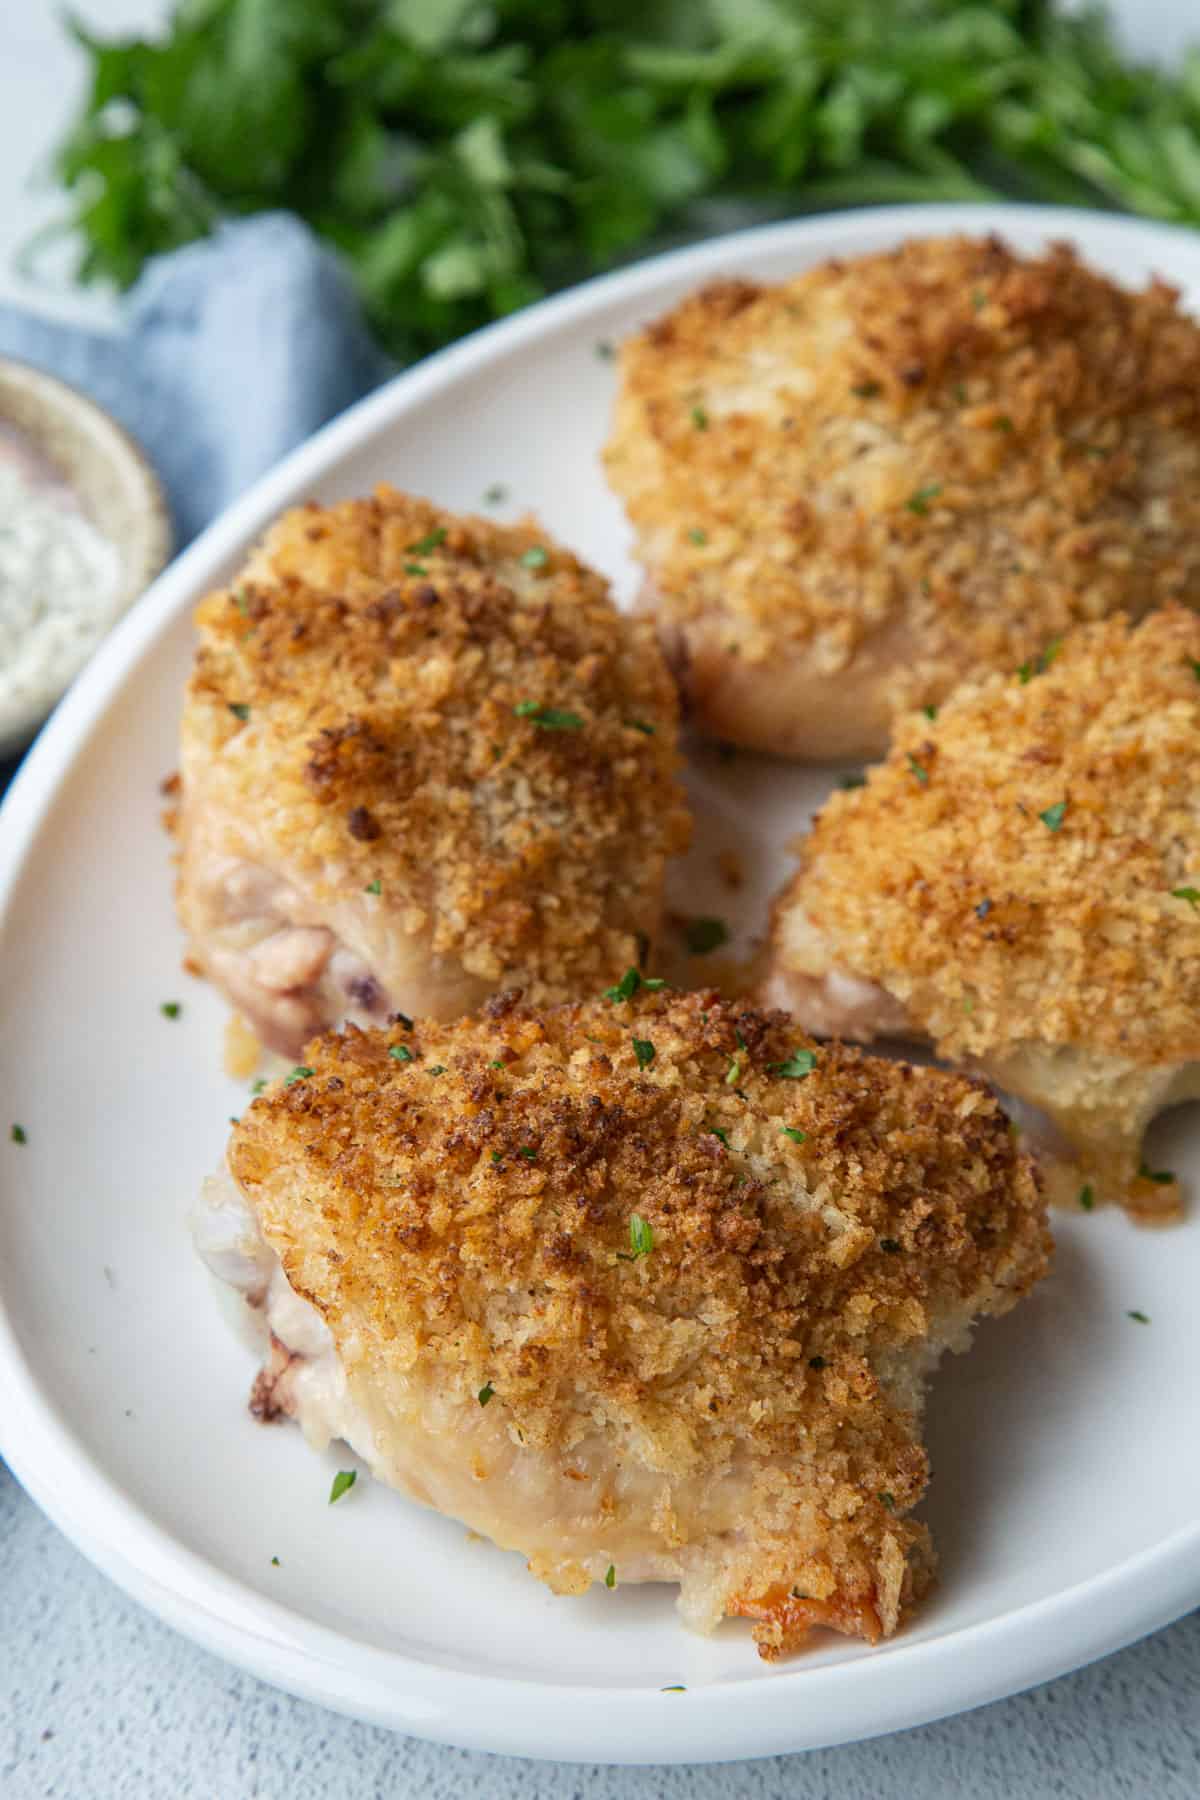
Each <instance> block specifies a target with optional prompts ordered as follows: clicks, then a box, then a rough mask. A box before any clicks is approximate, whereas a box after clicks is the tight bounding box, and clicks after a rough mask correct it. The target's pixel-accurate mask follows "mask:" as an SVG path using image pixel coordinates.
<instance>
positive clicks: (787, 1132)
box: [779, 1125, 808, 1144]
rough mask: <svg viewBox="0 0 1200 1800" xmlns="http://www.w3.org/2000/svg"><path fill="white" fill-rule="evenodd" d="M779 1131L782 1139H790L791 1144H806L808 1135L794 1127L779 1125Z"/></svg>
mask: <svg viewBox="0 0 1200 1800" xmlns="http://www.w3.org/2000/svg"><path fill="white" fill-rule="evenodd" d="M779 1129H780V1131H781V1133H782V1135H783V1136H784V1137H786V1138H791V1140H792V1142H793V1144H806V1143H807V1142H808V1133H807V1132H805V1131H800V1130H799V1129H798V1128H797V1127H796V1126H795V1125H781V1126H780V1128H779Z"/></svg>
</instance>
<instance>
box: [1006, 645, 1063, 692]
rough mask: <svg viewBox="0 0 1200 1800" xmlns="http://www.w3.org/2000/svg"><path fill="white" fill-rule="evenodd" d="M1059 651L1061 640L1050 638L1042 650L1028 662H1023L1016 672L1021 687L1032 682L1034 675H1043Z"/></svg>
mask: <svg viewBox="0 0 1200 1800" xmlns="http://www.w3.org/2000/svg"><path fill="white" fill-rule="evenodd" d="M1061 649H1062V639H1061V638H1052V639H1051V640H1050V642H1049V643H1048V644H1047V645H1046V648H1045V649H1044V650H1040V651H1039V652H1038V654H1037V655H1036V656H1033V657H1031V658H1030V659H1029V661H1028V662H1023V663H1022V664H1021V666H1020V668H1019V669H1018V670H1017V675H1018V678H1019V679H1020V682H1021V686H1022V687H1024V686H1025V685H1026V683H1027V682H1030V681H1032V680H1033V678H1034V676H1035V675H1044V674H1045V673H1046V670H1047V669H1048V668H1049V667H1050V664H1051V663H1052V662H1053V661H1054V659H1055V657H1056V656H1057V655H1058V653H1059V651H1060V650H1061Z"/></svg>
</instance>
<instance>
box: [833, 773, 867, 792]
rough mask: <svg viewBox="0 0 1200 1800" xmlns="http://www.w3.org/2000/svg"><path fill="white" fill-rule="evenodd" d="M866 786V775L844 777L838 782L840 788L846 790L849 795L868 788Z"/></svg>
mask: <svg viewBox="0 0 1200 1800" xmlns="http://www.w3.org/2000/svg"><path fill="white" fill-rule="evenodd" d="M866 785H867V778H866V776H865V775H843V776H841V777H840V778H839V780H838V786H839V787H840V788H844V789H845V790H846V792H847V793H852V792H853V790H854V789H855V788H860V787H866Z"/></svg>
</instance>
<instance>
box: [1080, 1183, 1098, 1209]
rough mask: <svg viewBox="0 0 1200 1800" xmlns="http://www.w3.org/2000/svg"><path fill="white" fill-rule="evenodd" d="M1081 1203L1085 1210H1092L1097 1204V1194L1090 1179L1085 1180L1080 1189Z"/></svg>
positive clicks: (1081, 1207)
mask: <svg viewBox="0 0 1200 1800" xmlns="http://www.w3.org/2000/svg"><path fill="white" fill-rule="evenodd" d="M1079 1205H1080V1209H1081V1211H1083V1212H1091V1211H1093V1209H1094V1208H1095V1205H1096V1194H1095V1190H1094V1189H1093V1187H1092V1184H1091V1182H1090V1181H1088V1182H1085V1183H1084V1185H1083V1186H1082V1187H1081V1188H1080V1190H1079Z"/></svg>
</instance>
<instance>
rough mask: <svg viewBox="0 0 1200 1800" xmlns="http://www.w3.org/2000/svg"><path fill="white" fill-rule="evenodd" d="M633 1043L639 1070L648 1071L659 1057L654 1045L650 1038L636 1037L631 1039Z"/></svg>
mask: <svg viewBox="0 0 1200 1800" xmlns="http://www.w3.org/2000/svg"><path fill="white" fill-rule="evenodd" d="M631 1042H632V1044H633V1054H634V1056H635V1057H636V1058H637V1066H638V1068H639V1069H648V1068H649V1067H650V1064H651V1063H652V1062H653V1061H654V1058H655V1056H656V1055H657V1051H656V1050H655V1048H654V1045H653V1044H652V1043H651V1042H650V1039H649V1038H640V1037H635V1038H633V1039H631Z"/></svg>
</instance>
